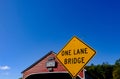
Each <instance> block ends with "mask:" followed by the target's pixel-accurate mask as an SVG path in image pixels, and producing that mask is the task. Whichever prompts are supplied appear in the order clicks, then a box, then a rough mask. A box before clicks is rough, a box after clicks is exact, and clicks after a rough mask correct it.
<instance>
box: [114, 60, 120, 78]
mask: <svg viewBox="0 0 120 79" xmlns="http://www.w3.org/2000/svg"><path fill="white" fill-rule="evenodd" d="M113 79H120V59H118V60H116V62H115V66H114V70H113Z"/></svg>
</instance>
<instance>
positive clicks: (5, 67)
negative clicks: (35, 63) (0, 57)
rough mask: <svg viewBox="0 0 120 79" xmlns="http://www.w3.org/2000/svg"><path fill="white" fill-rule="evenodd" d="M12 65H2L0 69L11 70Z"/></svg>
mask: <svg viewBox="0 0 120 79" xmlns="http://www.w3.org/2000/svg"><path fill="white" fill-rule="evenodd" d="M9 69H10V67H9V66H0V70H9Z"/></svg>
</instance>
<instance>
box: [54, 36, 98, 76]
mask: <svg viewBox="0 0 120 79" xmlns="http://www.w3.org/2000/svg"><path fill="white" fill-rule="evenodd" d="M95 53H96V52H95V50H94V49H92V48H91V47H90V46H88V45H87V44H85V43H84V42H83V41H81V40H80V39H78V38H77V37H75V36H74V37H73V38H72V39H71V40H70V41H69V42H68V43H67V44H66V45H65V46H64V47H63V49H62V50H60V52H59V53H58V54H57V56H56V57H57V59H58V60H59V61H60V62H61V63H62V64H63V66H64V67H65V68H66V69H67V70H68V72H69V73H70V74H71V76H73V77H76V76H77V74H78V73H79V72H80V71H81V70H82V69H83V68H84V66H85V65H86V64H87V63H88V62H89V60H90V59H91V58H92V57H93V56H94V55H95Z"/></svg>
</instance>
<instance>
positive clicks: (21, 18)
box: [0, 0, 120, 79]
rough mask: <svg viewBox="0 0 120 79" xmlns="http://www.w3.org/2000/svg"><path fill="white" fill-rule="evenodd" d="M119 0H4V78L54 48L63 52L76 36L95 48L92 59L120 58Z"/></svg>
mask: <svg viewBox="0 0 120 79" xmlns="http://www.w3.org/2000/svg"><path fill="white" fill-rule="evenodd" d="M119 4H120V2H119V1H117V0H58V1H57V0H0V79H18V78H19V77H21V76H22V75H21V71H23V70H24V69H25V68H27V67H28V66H30V65H31V64H32V63H34V62H35V61H37V60H38V59H39V58H41V57H42V56H44V55H46V54H47V53H48V52H49V51H51V50H52V51H54V52H56V53H58V52H59V51H60V50H61V49H62V47H63V46H64V45H65V44H66V43H67V42H68V41H69V40H70V39H71V38H72V37H73V36H74V35H75V36H77V37H78V38H80V39H81V40H83V41H84V42H85V43H87V44H88V45H90V46H91V47H92V48H94V49H95V50H96V52H97V53H96V55H95V56H94V58H93V59H92V60H91V61H90V62H89V63H88V65H89V64H91V63H93V64H96V65H97V64H102V63H103V62H108V63H109V64H114V62H115V61H116V60H117V59H118V58H120V5H119Z"/></svg>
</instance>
